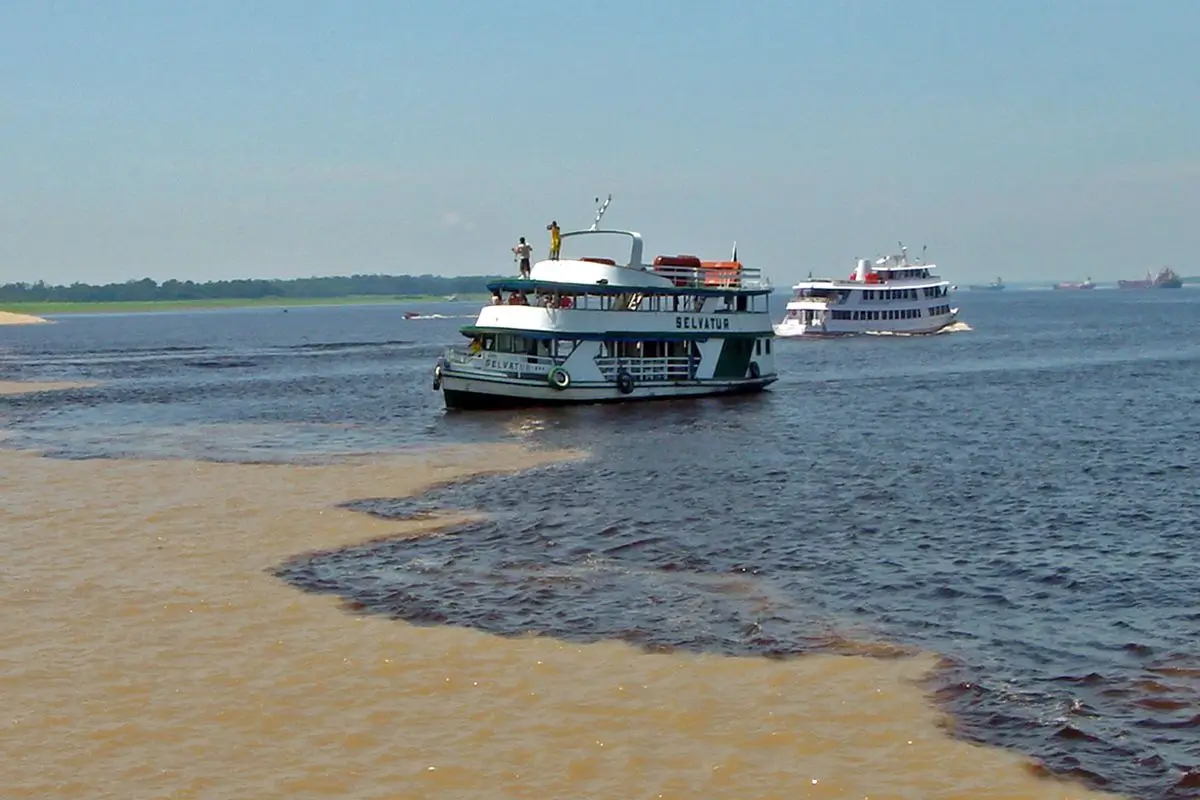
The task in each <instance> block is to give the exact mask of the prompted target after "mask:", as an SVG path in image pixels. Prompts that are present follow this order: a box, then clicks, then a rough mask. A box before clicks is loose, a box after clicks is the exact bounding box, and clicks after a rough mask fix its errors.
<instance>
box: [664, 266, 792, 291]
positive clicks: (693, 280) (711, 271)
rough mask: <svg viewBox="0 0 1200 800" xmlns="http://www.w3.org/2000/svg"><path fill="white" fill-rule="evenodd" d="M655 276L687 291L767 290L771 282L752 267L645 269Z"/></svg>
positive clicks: (760, 271)
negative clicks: (669, 280)
mask: <svg viewBox="0 0 1200 800" xmlns="http://www.w3.org/2000/svg"><path fill="white" fill-rule="evenodd" d="M647 269H649V270H651V271H652V272H654V274H656V275H662V276H663V277H664V278H670V279H671V281H672V282H673V283H674V284H675V285H676V286H680V287H686V288H688V289H697V288H700V289H769V288H771V282H770V281H769V280H767V279H766V278H765V277H763V274H762V270H761V269H755V268H753V267H741V268H738V269H733V268H730V267H675V266H661V267H647Z"/></svg>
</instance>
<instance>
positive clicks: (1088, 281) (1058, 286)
mask: <svg viewBox="0 0 1200 800" xmlns="http://www.w3.org/2000/svg"><path fill="white" fill-rule="evenodd" d="M1054 288H1055V289H1095V288H1096V284H1094V283H1092V279H1091V278H1088V279H1086V280H1085V281H1084V282H1083V283H1056V284H1054Z"/></svg>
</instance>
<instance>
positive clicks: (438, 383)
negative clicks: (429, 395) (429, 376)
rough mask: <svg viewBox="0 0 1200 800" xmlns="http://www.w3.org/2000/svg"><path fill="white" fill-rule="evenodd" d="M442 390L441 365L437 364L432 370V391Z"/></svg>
mask: <svg viewBox="0 0 1200 800" xmlns="http://www.w3.org/2000/svg"><path fill="white" fill-rule="evenodd" d="M440 388H442V365H441V364H438V365H437V366H436V367H434V368H433V390H434V391H435V392H436V391H437V390H438V389H440Z"/></svg>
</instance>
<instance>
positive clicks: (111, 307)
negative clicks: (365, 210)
mask: <svg viewBox="0 0 1200 800" xmlns="http://www.w3.org/2000/svg"><path fill="white" fill-rule="evenodd" d="M486 298H487V295H486V294H474V293H471V294H460V295H458V296H457V298H456V299H457V300H485V299H486ZM444 302H447V301H446V298H445V296H443V295H349V296H346V297H260V298H235V297H223V298H208V299H198V300H96V301H82V302H67V303H59V302H45V303H42V302H32V303H2V304H0V312H9V313H12V314H28V315H30V316H42V315H45V314H104V313H116V312H120V313H126V312H137V311H146V312H149V311H192V310H195V311H201V310H206V309H221V308H289V307H300V306H344V305H345V306H348V305H368V304H377V305H400V304H404V303H444Z"/></svg>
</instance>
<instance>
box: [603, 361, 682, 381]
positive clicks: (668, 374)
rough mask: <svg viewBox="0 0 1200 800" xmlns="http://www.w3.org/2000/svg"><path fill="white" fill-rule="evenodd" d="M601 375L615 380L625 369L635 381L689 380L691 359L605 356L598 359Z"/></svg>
mask: <svg viewBox="0 0 1200 800" xmlns="http://www.w3.org/2000/svg"><path fill="white" fill-rule="evenodd" d="M596 366H597V367H598V368H599V369H600V375H601V377H603V378H604V380H606V381H615V380H616V379H617V373H618V372H620V371H621V370H622V369H624V370H625V371H626V372H628V373H629V376H630V377H631V378H633V379H634V380H635V381H670V380H689V379H691V378H692V368H691V361H690V360H689V359H688V357H687V356H670V357H662V358H632V357H630V358H624V357H615V356H609V357H603V358H597V359H596Z"/></svg>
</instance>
